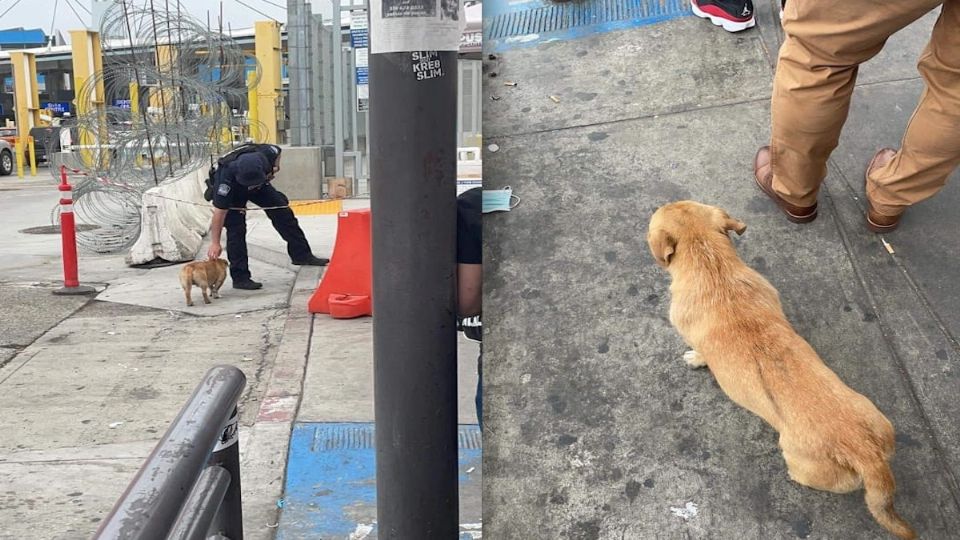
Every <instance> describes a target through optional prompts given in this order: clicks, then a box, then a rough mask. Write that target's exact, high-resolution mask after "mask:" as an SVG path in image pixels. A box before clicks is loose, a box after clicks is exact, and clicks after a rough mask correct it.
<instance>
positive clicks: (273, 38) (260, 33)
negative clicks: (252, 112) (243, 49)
mask: <svg viewBox="0 0 960 540" xmlns="http://www.w3.org/2000/svg"><path fill="white" fill-rule="evenodd" d="M254 46H255V48H256V54H257V61H258V62H259V63H260V69H261V72H262V75H261V76H260V83H259V84H258V85H257V101H258V104H257V115H258V118H259V120H260V122H261V123H262V125H263V130H262V132H260V133H258V135H259V139H260V140H261V141H262V142H265V143H270V144H277V140H278V138H277V120H278V118H280V117H281V116H282V110H283V104H282V102H281V100H280V95H281V90H282V86H281V85H282V84H283V83H282V80H281V78H280V59H281V56H280V53H281V50H280V23H278V22H276V21H258V22H257V23H256V25H255V27H254ZM258 131H260V130H259V129H258Z"/></svg>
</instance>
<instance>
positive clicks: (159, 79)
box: [45, 1, 265, 253]
mask: <svg viewBox="0 0 960 540" xmlns="http://www.w3.org/2000/svg"><path fill="white" fill-rule="evenodd" d="M178 8H179V6H178ZM100 38H101V50H102V51H103V65H104V67H103V71H102V72H99V73H95V74H94V75H93V76H91V77H90V78H89V79H87V80H86V81H85V82H84V83H83V84H82V85H81V86H80V87H79V88H76V89H75V92H76V103H77V104H78V115H77V117H76V118H75V119H74V120H72V121H65V122H62V123H61V125H62V126H63V127H66V128H69V129H71V131H72V133H73V139H74V140H73V141H72V142H73V148H72V150H73V152H74V153H75V154H74V155H75V156H76V158H77V160H78V161H77V163H78V164H79V165H80V168H81V169H82V170H83V175H82V176H80V177H76V176H75V177H74V182H75V185H74V192H73V197H74V208H75V210H74V211H75V213H76V216H77V219H78V222H79V223H84V224H90V225H97V226H98V227H97V228H94V229H91V230H87V231H82V232H79V231H78V234H77V242H78V244H79V245H80V246H81V247H82V248H84V249H86V250H89V251H93V252H96V253H113V252H117V251H121V250H125V249H128V248H130V247H131V246H132V245H133V244H134V243H135V242H136V240H137V238H138V237H139V235H140V224H141V217H140V212H141V204H140V202H141V199H142V194H143V193H144V192H145V191H147V190H148V189H150V188H152V187H154V186H157V185H161V184H164V183H166V182H172V181H175V180H177V179H179V178H181V177H183V176H184V175H185V174H187V173H190V172H193V171H195V170H197V169H198V168H200V167H206V166H209V165H210V164H211V163H212V162H213V161H214V160H215V159H216V156H219V155H221V154H223V153H224V152H226V151H227V150H229V149H230V147H232V146H233V145H234V140H235V139H236V136H235V134H236V133H237V132H238V131H239V130H241V129H245V130H249V128H250V127H251V126H249V125H248V124H249V122H248V121H247V120H246V119H245V118H241V117H238V116H237V115H235V114H234V111H235V110H236V109H245V108H246V103H247V95H248V92H249V89H250V88H253V87H256V86H257V85H258V83H259V80H260V77H261V70H260V66H259V64H258V63H257V62H256V59H255V58H254V57H252V56H250V55H248V54H246V53H244V51H243V50H242V48H241V47H240V46H239V45H238V44H237V43H236V42H235V41H233V39H232V38H231V37H230V36H227V35H224V34H222V33H220V32H218V31H216V30H211V29H208V28H206V27H205V26H204V25H202V24H201V23H200V22H199V21H197V20H196V19H193V18H192V17H190V16H189V15H187V14H185V13H183V12H182V11H181V10H180V9H177V10H176V11H170V10H162V11H161V10H154V9H150V7H149V6H148V5H146V4H145V5H135V4H133V3H132V2H130V1H124V2H117V3H115V4H114V5H113V6H111V8H110V9H109V10H108V11H107V13H106V15H105V17H104V19H103V22H102V24H101V27H100ZM251 74H252V75H251ZM133 84H135V85H136V86H133ZM100 96H102V105H100V106H95V105H93V104H94V103H98V102H100V98H99V97H100ZM83 104H87V105H86V107H85V106H84V105H83ZM255 127H256V129H255V130H253V131H248V133H265V129H264V127H263V125H257V126H255ZM45 142H46V143H47V147H48V148H49V147H50V143H52V141H45ZM51 172H52V173H53V174H54V175H55V176H57V177H59V170H56V169H55V168H51ZM52 217H53V220H54V223H57V222H59V208H56V209H54V211H53V216H52Z"/></svg>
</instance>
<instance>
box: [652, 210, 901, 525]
mask: <svg viewBox="0 0 960 540" xmlns="http://www.w3.org/2000/svg"><path fill="white" fill-rule="evenodd" d="M746 228H747V226H746V225H744V224H743V223H742V222H740V221H738V220H736V219H733V218H731V217H730V216H729V215H728V214H727V213H726V212H724V211H723V210H721V209H720V208H716V207H713V206H707V205H704V204H700V203H696V202H692V201H681V202H676V203H671V204H667V205H665V206H663V207H661V208H660V209H659V210H657V211H656V212H655V213H654V214H653V217H652V218H650V229H649V232H648V233H647V242H648V243H649V245H650V251H651V252H652V253H653V257H654V258H655V259H656V261H657V263H658V264H659V265H660V266H662V267H664V268H666V269H667V270H668V271H669V272H670V276H671V278H672V283H671V285H670V295H671V303H670V322H671V323H672V324H673V326H674V327H675V328H676V329H677V331H678V332H679V333H680V335H681V336H682V337H683V339H684V341H686V342H687V344H688V345H690V346H691V347H692V348H693V350H692V351H688V352H687V353H686V354H684V355H683V357H684V360H686V362H687V364H689V365H690V366H692V367H702V366H708V367H709V368H710V371H711V372H712V373H713V375H714V377H716V379H717V382H718V383H719V384H720V388H722V389H723V391H724V392H726V394H727V396H729V397H730V399H732V400H733V401H734V402H736V403H737V404H738V405H740V406H742V407H744V408H746V409H747V410H749V411H751V412H753V413H754V414H756V415H757V416H759V417H760V418H763V419H764V420H766V421H767V423H768V424H770V425H771V426H773V428H774V429H776V430H777V432H779V433H780V448H781V450H782V451H783V458H784V460H785V461H786V463H787V470H788V471H789V474H790V478H792V479H793V480H794V481H795V482H798V483H800V484H803V485H805V486H809V487H812V488H815V489H820V490H826V491H832V492H835V493H847V492H850V491H853V490H856V489H859V488H860V487H861V485H862V486H863V487H864V488H865V489H866V503H867V508H868V509H869V510H870V513H871V514H873V517H874V518H875V519H876V520H877V522H879V523H880V524H881V525H883V526H884V527H885V528H886V529H887V530H888V531H890V532H891V533H893V534H894V535H896V536H897V537H899V538H904V539H911V538H916V535H915V533H914V532H913V529H911V528H910V526H909V525H908V524H907V523H906V522H905V521H904V520H903V519H902V518H900V516H898V515H897V513H896V511H895V510H894V508H893V494H894V491H895V489H896V488H895V483H894V478H893V473H892V472H891V470H890V464H889V460H890V458H891V457H893V451H894V431H893V425H892V424H891V423H890V421H889V420H887V418H886V417H885V416H884V415H883V413H881V412H880V411H879V410H877V408H876V407H875V406H874V405H873V403H871V402H870V400H869V399H867V398H866V397H864V396H862V395H860V394H858V393H857V392H855V391H853V390H852V389H850V387H848V386H847V385H845V384H844V383H843V381H841V380H840V378H839V377H837V375H836V374H835V373H834V372H833V371H831V370H830V368H828V367H827V366H826V365H825V364H824V363H823V361H822V360H821V359H820V357H819V356H818V355H817V353H816V351H814V350H813V348H812V347H811V346H810V344H808V343H807V342H806V341H805V340H804V339H803V338H802V337H800V336H799V335H797V333H796V332H795V331H794V330H793V327H792V326H790V323H789V322H787V319H786V317H785V316H784V314H783V309H782V307H781V305H780V297H779V294H778V293H777V290H776V289H774V288H773V286H772V285H770V283H769V282H768V281H767V280H766V279H764V278H763V276H761V275H760V274H758V273H757V272H756V271H754V270H753V269H752V268H750V267H748V266H747V265H745V264H744V263H743V261H741V260H740V258H739V257H738V256H737V252H736V250H735V249H734V247H733V243H732V242H731V241H730V238H729V236H728V234H729V231H734V232H736V233H737V234H743V232H744V231H745V230H746Z"/></svg>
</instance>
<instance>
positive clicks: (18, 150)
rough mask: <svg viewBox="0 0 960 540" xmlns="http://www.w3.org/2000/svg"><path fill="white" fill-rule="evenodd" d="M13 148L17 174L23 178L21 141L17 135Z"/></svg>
mask: <svg viewBox="0 0 960 540" xmlns="http://www.w3.org/2000/svg"><path fill="white" fill-rule="evenodd" d="M15 150H16V153H17V176H19V177H20V178H23V142H22V140H21V139H20V137H17V142H16V145H15Z"/></svg>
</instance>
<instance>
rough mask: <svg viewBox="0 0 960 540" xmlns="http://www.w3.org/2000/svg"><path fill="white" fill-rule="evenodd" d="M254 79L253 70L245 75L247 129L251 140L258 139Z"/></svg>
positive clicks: (257, 109)
mask: <svg viewBox="0 0 960 540" xmlns="http://www.w3.org/2000/svg"><path fill="white" fill-rule="evenodd" d="M256 79H257V74H256V73H255V72H252V71H251V72H250V74H249V75H247V130H248V135H249V136H250V138H251V139H252V140H253V142H258V141H259V140H260V103H259V99H258V97H257V85H255V84H253V82H254V81H255V80H256Z"/></svg>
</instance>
